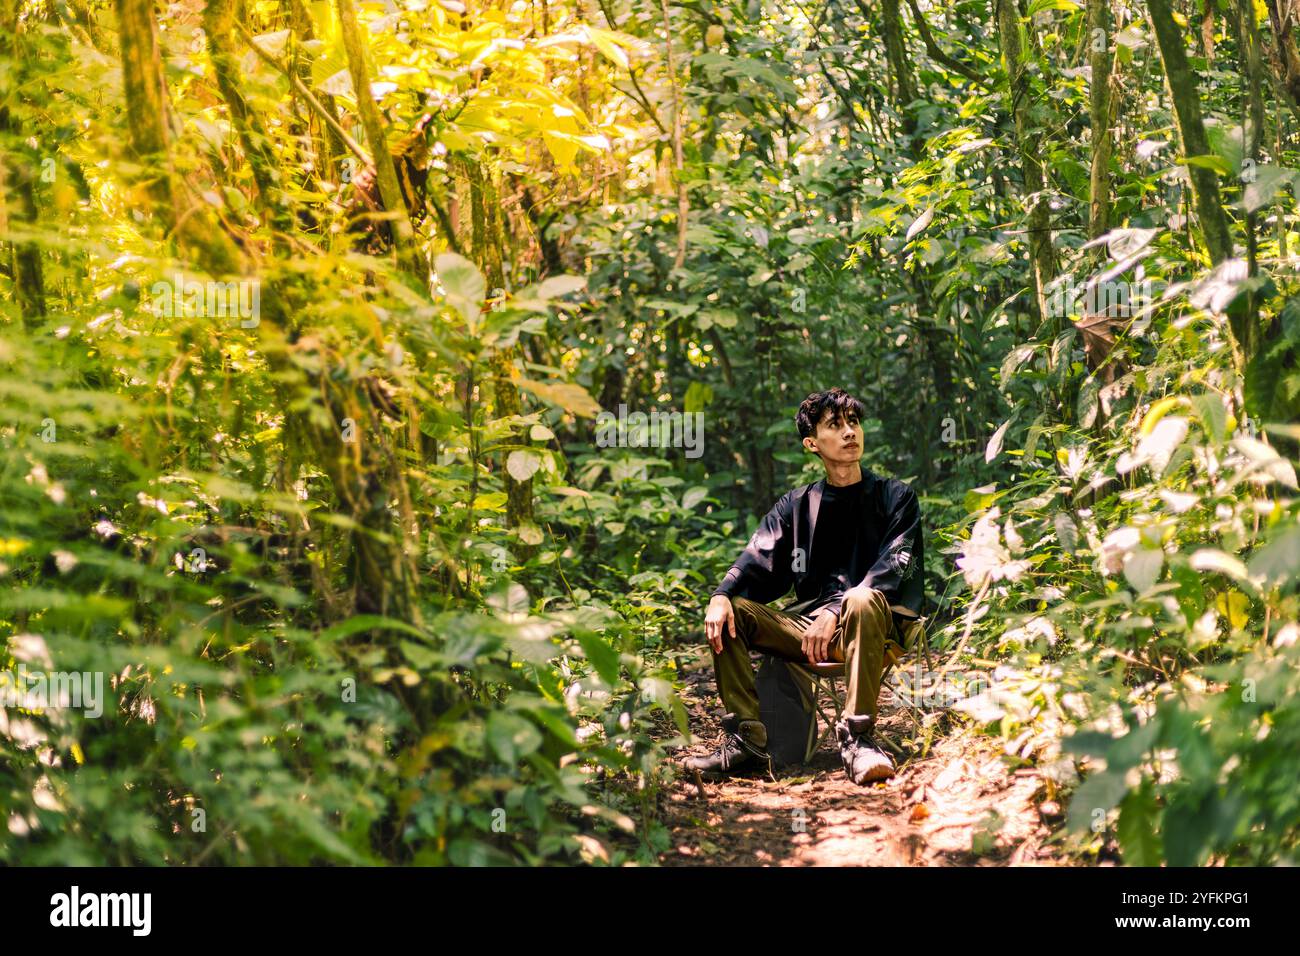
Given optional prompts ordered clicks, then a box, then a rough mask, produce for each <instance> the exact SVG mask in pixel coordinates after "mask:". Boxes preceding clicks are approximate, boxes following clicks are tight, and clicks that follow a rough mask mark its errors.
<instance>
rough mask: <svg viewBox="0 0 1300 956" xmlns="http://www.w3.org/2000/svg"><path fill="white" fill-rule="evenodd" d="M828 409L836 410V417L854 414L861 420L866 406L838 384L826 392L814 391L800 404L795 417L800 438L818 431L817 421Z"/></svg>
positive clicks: (842, 417)
mask: <svg viewBox="0 0 1300 956" xmlns="http://www.w3.org/2000/svg"><path fill="white" fill-rule="evenodd" d="M827 409H830V410H831V411H832V412H834V417H835V418H836V419H839V420H842V419H844V418H845V417H847V416H848V415H853V416H855V417H856V418H857V419H858V421H861V420H862V415H863V413H864V412H865V411H866V406H865V405H863V404H862V403H861V402H860V401H858V400H857V399H856V398H854V397H853V396H852V395H850V394H849V393H848V392H846V391H844V389H842V388H840V387H838V386H836V387H835V388H828V389H827V390H826V391H824V392H813V393H812V394H811V395H809V396H808V397H807V398H805V399H804V400H803V404H801V405H800V406H799V414H797V415H795V417H794V423H795V425H797V426H798V428H799V437H800V438H807V437H808V436H810V435H815V434H816V433H817V423H818V422H820V421H821V420H822V418H823V416H825V414H826V410H827Z"/></svg>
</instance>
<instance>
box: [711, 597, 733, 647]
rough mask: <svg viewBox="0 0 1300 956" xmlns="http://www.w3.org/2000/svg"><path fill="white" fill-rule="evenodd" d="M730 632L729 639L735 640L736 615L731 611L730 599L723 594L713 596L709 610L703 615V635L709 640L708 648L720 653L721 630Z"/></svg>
mask: <svg viewBox="0 0 1300 956" xmlns="http://www.w3.org/2000/svg"><path fill="white" fill-rule="evenodd" d="M724 628H725V629H726V630H728V631H730V632H731V639H732V640H733V641H734V640H735V639H736V615H735V613H734V612H733V611H732V610H731V598H729V597H727V596H726V595H725V594H715V595H713V597H712V598H710V599H709V609H708V610H707V611H706V612H705V613H704V633H705V635H706V636H707V637H708V639H709V647H711V648H713V650H714V651H715V652H717V653H719V654H721V653H722V632H723V629H724Z"/></svg>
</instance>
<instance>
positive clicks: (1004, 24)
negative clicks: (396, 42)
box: [995, 0, 1056, 324]
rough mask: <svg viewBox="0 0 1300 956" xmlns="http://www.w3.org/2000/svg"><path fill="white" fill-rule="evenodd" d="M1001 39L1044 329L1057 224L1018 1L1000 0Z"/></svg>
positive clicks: (1037, 302)
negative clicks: (1052, 212) (1054, 225)
mask: <svg viewBox="0 0 1300 956" xmlns="http://www.w3.org/2000/svg"><path fill="white" fill-rule="evenodd" d="M995 2H996V4H997V20H998V40H999V45H1000V47H1001V50H1002V59H1003V61H1004V62H1005V64H1006V68H1007V111H1008V112H1009V113H1010V114H1011V116H1012V119H1013V122H1014V124H1015V136H1016V151H1017V152H1018V153H1019V154H1020V172H1021V178H1022V179H1023V181H1024V198H1025V202H1026V204H1027V205H1028V212H1029V215H1028V222H1027V229H1028V231H1029V262H1030V269H1031V272H1032V278H1033V291H1034V308H1035V311H1036V313H1037V315H1038V321H1039V323H1040V324H1041V323H1042V322H1044V321H1046V319H1047V317H1048V310H1047V294H1046V291H1045V290H1046V288H1047V284H1048V283H1049V282H1050V281H1051V280H1052V277H1053V276H1054V275H1055V274H1056V257H1055V256H1054V255H1053V253H1052V223H1051V216H1050V209H1049V207H1048V203H1047V196H1046V190H1047V176H1046V175H1045V173H1044V171H1043V157H1042V151H1041V150H1042V142H1043V136H1042V132H1041V130H1040V128H1039V127H1038V125H1037V123H1036V121H1035V120H1034V117H1033V115H1032V111H1031V104H1032V103H1033V91H1032V88H1031V84H1030V74H1029V63H1028V61H1027V58H1026V51H1025V49H1024V44H1023V43H1022V42H1021V41H1022V31H1021V24H1020V11H1019V9H1018V8H1017V6H1016V3H1015V0H995Z"/></svg>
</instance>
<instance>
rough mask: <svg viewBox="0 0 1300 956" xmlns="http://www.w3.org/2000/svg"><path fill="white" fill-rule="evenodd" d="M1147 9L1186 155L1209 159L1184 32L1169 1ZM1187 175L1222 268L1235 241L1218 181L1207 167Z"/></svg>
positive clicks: (1153, 2)
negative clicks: (1149, 12) (1233, 240)
mask: <svg viewBox="0 0 1300 956" xmlns="http://www.w3.org/2000/svg"><path fill="white" fill-rule="evenodd" d="M1147 6H1148V7H1149V9H1150V11H1151V24H1152V26H1153V28H1154V29H1155V34H1156V43H1157V45H1158V46H1159V47H1160V59H1161V60H1162V61H1163V62H1164V65H1165V80H1166V82H1167V83H1168V86H1169V96H1170V99H1171V100H1172V101H1173V104H1174V114H1175V117H1176V118H1177V121H1178V136H1179V139H1180V140H1181V142H1182V145H1183V155H1184V156H1187V157H1195V156H1205V155H1208V154H1209V152H1210V145H1209V140H1208V139H1207V138H1206V135H1205V124H1204V121H1203V120H1202V118H1201V101H1200V93H1199V91H1198V89H1197V84H1196V75H1195V74H1194V73H1192V70H1191V67H1190V66H1189V65H1188V63H1187V50H1186V49H1185V48H1184V45H1183V32H1182V29H1181V28H1180V27H1179V26H1178V24H1177V23H1176V22H1174V17H1173V11H1172V10H1171V9H1170V7H1169V0H1149V2H1148V4H1147ZM1187 172H1188V176H1189V177H1190V178H1191V181H1192V201H1193V202H1194V203H1195V205H1196V215H1197V218H1198V219H1199V220H1200V225H1201V235H1202V237H1203V238H1204V241H1205V247H1206V249H1207V250H1208V251H1209V253H1210V261H1211V262H1214V263H1215V264H1218V263H1220V262H1222V261H1223V260H1224V259H1227V258H1229V257H1230V256H1231V255H1232V237H1231V235H1230V234H1229V232H1228V217H1227V216H1226V215H1225V213H1224V211H1223V204H1222V202H1221V200H1220V197H1219V180H1218V177H1217V175H1216V174H1215V172H1214V170H1212V169H1206V168H1205V167H1203V166H1193V165H1188V167H1187Z"/></svg>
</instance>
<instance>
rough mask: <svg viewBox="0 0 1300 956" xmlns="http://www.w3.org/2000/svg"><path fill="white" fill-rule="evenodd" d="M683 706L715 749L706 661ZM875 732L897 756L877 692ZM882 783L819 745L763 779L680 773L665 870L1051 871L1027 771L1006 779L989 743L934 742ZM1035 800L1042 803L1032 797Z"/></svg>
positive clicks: (671, 801)
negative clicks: (857, 773)
mask: <svg viewBox="0 0 1300 956" xmlns="http://www.w3.org/2000/svg"><path fill="white" fill-rule="evenodd" d="M683 678H684V684H685V693H684V701H685V703H686V706H687V710H688V712H689V713H690V715H691V728H692V730H693V731H694V732H695V734H696V736H697V738H699V742H698V743H697V744H696V745H695V746H694V747H692V748H691V749H690V750H689V751H683V752H682V756H685V754H686V753H704V752H706V751H707V750H709V749H710V748H711V747H713V746H714V745H715V744H716V740H717V732H718V720H717V713H716V712H717V703H716V701H717V697H716V695H715V693H714V684H713V669H712V667H711V666H709V665H708V664H707V663H705V664H702V665H699V666H694V667H690V668H689V669H688V671H687V672H686V673H685V674H684V675H683ZM880 733H881V734H883V735H887V736H888V737H889V739H891V740H894V741H896V742H898V743H899V744H900V745H901V746H903V747H904V750H905V753H906V748H907V742H908V741H909V739H911V738H912V737H913V735H914V734H915V733H916V728H915V725H914V723H913V720H912V718H911V717H910V716H909V714H908V712H907V709H906V708H904V707H902V706H900V705H899V704H898V702H897V701H896V700H895V699H894V697H893V694H892V692H891V691H890V690H889V689H888V688H886V689H885V690H884V691H883V692H882V694H881V715H880ZM898 763H899V770H898V772H897V773H896V774H895V775H894V777H893V779H891V780H888V781H885V782H883V783H878V784H875V785H873V786H870V787H859V786H856V785H855V784H853V783H850V782H849V781H848V780H847V779H846V778H845V776H844V771H843V770H842V769H841V767H840V759H839V751H838V749H836V748H835V745H834V743H833V741H830V740H828V741H827V742H826V743H824V744H823V746H822V749H821V750H819V751H818V752H817V754H815V755H814V757H813V760H812V762H811V764H810V765H808V766H806V767H791V768H786V769H785V770H778V771H777V772H776V775H775V780H773V779H770V778H768V777H766V776H758V775H755V776H751V777H743V778H732V779H729V780H727V781H725V782H721V783H707V782H706V783H705V784H704V797H703V799H701V796H700V793H699V789H698V788H697V786H696V784H695V782H694V781H693V780H692V779H690V777H689V776H688V775H685V774H683V775H682V776H681V777H680V779H678V780H677V782H676V783H675V784H674V785H673V787H672V789H671V790H670V791H669V793H668V794H667V795H666V796H667V800H666V801H665V807H664V810H665V816H666V820H665V823H666V824H667V826H668V828H669V830H670V832H671V833H672V837H673V846H672V849H671V850H669V851H667V852H665V853H664V854H662V856H661V857H660V859H661V862H662V863H663V864H665V865H668V866H672V865H692V864H693V865H712V866H719V865H721V866H728V865H739V866H753V865H758V866H1007V865H1019V864H1031V865H1040V866H1041V865H1059V864H1060V861H1059V859H1058V855H1057V854H1056V852H1055V851H1054V849H1053V848H1051V847H1048V846H1044V841H1045V840H1046V839H1047V838H1048V837H1049V836H1050V831H1049V829H1048V827H1047V826H1046V825H1045V824H1044V822H1043V820H1042V818H1041V817H1040V812H1039V807H1038V800H1037V799H1035V794H1036V792H1037V791H1038V790H1039V789H1040V787H1041V784H1042V778H1041V776H1040V775H1039V773H1038V772H1037V771H1036V770H1032V769H1020V770H1016V771H1008V769H1007V766H1006V762H1005V761H1004V760H1003V759H1002V757H1001V749H1000V748H999V747H998V745H997V742H996V741H992V740H989V739H987V738H981V737H977V736H974V735H972V734H969V733H964V732H958V733H954V734H952V735H948V736H939V737H938V738H937V739H936V740H935V743H934V746H933V747H932V748H931V750H930V751H929V753H927V754H926V755H925V756H924V757H920V756H916V755H915V754H911V755H909V756H905V757H904V758H903V759H902V760H899V761H898ZM1039 799H1041V796H1040V797H1039Z"/></svg>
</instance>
